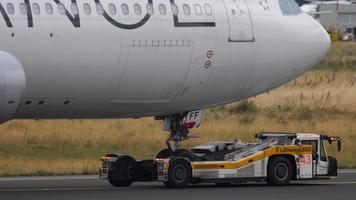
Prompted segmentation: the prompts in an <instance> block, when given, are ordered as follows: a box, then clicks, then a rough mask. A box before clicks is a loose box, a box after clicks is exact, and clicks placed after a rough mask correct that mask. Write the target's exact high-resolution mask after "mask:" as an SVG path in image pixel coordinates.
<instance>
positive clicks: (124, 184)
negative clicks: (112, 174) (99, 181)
mask: <svg viewBox="0 0 356 200" xmlns="http://www.w3.org/2000/svg"><path fill="white" fill-rule="evenodd" d="M109 183H110V184H111V185H112V186H114V187H129V186H130V185H131V184H132V181H129V180H110V179H109Z"/></svg>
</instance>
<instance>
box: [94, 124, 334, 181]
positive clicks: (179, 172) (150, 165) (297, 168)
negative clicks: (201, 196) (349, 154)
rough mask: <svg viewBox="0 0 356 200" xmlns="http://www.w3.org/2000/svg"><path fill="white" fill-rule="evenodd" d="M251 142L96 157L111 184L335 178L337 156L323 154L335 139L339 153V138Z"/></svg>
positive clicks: (260, 137) (261, 136)
mask: <svg viewBox="0 0 356 200" xmlns="http://www.w3.org/2000/svg"><path fill="white" fill-rule="evenodd" d="M189 123H190V124H191V122H189ZM185 124H188V123H185ZM191 127H192V126H191ZM256 140H257V141H256V143H243V142H241V141H240V140H235V141H221V142H210V143H207V144H203V145H200V146H197V147H194V148H192V149H191V150H190V151H189V150H185V149H176V150H175V151H173V150H172V148H171V147H170V145H168V147H169V148H168V149H164V150H162V151H161V152H159V153H158V155H157V156H156V157H155V158H154V159H150V160H140V161H136V160H135V159H134V158H133V157H131V156H129V155H117V154H108V155H106V156H104V157H102V159H101V160H102V168H101V170H100V177H101V178H102V179H107V180H108V181H109V182H110V184H111V185H113V186H116V187H127V186H129V185H131V184H132V183H133V182H138V181H144V182H149V181H159V182H163V183H164V184H165V186H167V187H170V188H182V187H186V186H187V185H188V184H195V183H215V184H217V185H220V184H223V185H226V184H230V183H241V182H252V181H254V182H267V183H268V184H271V185H287V184H289V182H290V181H291V180H295V181H301V180H315V179H327V178H331V177H336V176H337V160H336V158H335V157H332V156H328V155H327V152H326V149H325V142H328V143H333V142H337V147H338V151H340V150H341V139H340V137H330V136H327V135H321V134H312V133H282V132H263V133H258V134H256Z"/></svg>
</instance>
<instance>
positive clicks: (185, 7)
mask: <svg viewBox="0 0 356 200" xmlns="http://www.w3.org/2000/svg"><path fill="white" fill-rule="evenodd" d="M183 12H184V14H185V15H190V7H189V5H188V4H183Z"/></svg>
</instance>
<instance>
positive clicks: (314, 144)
mask: <svg viewBox="0 0 356 200" xmlns="http://www.w3.org/2000/svg"><path fill="white" fill-rule="evenodd" d="M302 145H312V147H313V154H316V153H318V141H317V140H303V141H302Z"/></svg>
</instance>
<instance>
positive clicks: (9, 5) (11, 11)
mask: <svg viewBox="0 0 356 200" xmlns="http://www.w3.org/2000/svg"><path fill="white" fill-rule="evenodd" d="M6 8H7V12H8V13H9V14H10V15H13V14H14V13H15V7H14V4H12V3H7V5H6Z"/></svg>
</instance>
